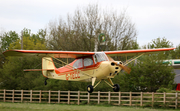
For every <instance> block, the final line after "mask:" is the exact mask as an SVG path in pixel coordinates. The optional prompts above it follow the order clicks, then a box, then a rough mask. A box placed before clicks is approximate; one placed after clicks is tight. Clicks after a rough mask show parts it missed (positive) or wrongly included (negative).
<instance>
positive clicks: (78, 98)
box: [78, 91, 80, 105]
mask: <svg viewBox="0 0 180 111" xmlns="http://www.w3.org/2000/svg"><path fill="white" fill-rule="evenodd" d="M79 101H80V91H78V105H79Z"/></svg>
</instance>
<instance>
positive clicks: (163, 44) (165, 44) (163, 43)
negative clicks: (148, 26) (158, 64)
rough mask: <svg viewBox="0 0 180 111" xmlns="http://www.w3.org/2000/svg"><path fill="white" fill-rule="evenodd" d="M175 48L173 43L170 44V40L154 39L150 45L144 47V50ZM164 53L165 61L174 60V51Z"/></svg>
mask: <svg viewBox="0 0 180 111" xmlns="http://www.w3.org/2000/svg"><path fill="white" fill-rule="evenodd" d="M171 47H173V43H172V42H170V41H169V40H167V39H166V38H165V37H163V38H160V37H158V38H157V39H153V40H152V41H151V42H150V43H148V45H147V46H146V45H145V46H143V48H148V49H152V48H171ZM162 53H164V56H165V58H164V59H165V60H166V59H172V58H173V57H172V55H173V54H174V50H171V51H166V52H162Z"/></svg>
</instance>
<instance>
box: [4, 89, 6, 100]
mask: <svg viewBox="0 0 180 111" xmlns="http://www.w3.org/2000/svg"><path fill="white" fill-rule="evenodd" d="M4 102H6V89H4Z"/></svg>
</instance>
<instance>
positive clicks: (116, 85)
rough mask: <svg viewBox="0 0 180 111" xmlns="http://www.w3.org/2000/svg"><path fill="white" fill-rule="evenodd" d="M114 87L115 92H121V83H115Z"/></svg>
mask: <svg viewBox="0 0 180 111" xmlns="http://www.w3.org/2000/svg"><path fill="white" fill-rule="evenodd" d="M113 87H114V88H113V90H114V92H119V89H120V86H119V84H114V85H113Z"/></svg>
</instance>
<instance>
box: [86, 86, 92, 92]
mask: <svg viewBox="0 0 180 111" xmlns="http://www.w3.org/2000/svg"><path fill="white" fill-rule="evenodd" d="M87 91H88V92H89V93H92V92H93V86H92V85H88V86H87Z"/></svg>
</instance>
